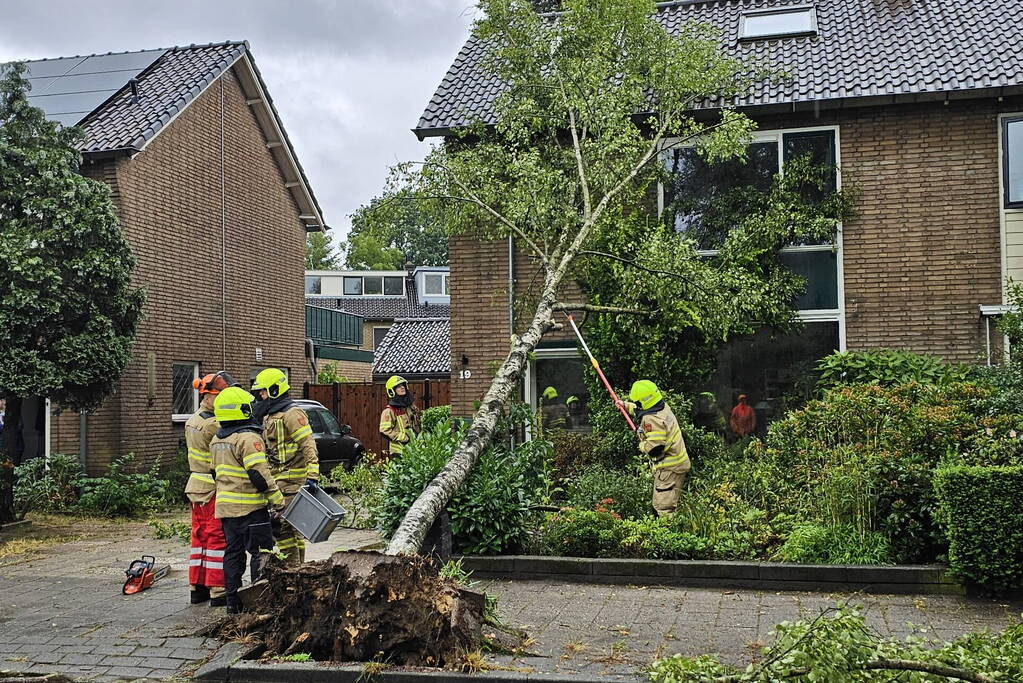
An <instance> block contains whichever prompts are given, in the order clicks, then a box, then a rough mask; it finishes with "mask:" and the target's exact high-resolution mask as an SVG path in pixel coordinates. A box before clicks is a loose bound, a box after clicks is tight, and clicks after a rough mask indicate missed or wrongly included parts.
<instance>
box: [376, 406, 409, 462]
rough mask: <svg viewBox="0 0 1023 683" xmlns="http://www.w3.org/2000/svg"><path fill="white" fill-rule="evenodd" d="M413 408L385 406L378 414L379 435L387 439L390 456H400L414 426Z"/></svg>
mask: <svg viewBox="0 0 1023 683" xmlns="http://www.w3.org/2000/svg"><path fill="white" fill-rule="evenodd" d="M415 418H416V414H415V407H409V408H396V407H395V406H391V405H389V406H387V407H386V408H384V410H383V412H381V413H380V433H381V434H383V435H384V438H386V439H387V443H388V447H387V450H388V451H389V452H390V454H391V455H401V453H402V451H403V450H405V444H407V443H408V442H409V441H410V440H411V439H412V436H413V435H414V434H415V426H416V419H415Z"/></svg>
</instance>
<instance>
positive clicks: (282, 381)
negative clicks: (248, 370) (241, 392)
mask: <svg viewBox="0 0 1023 683" xmlns="http://www.w3.org/2000/svg"><path fill="white" fill-rule="evenodd" d="M290 388H291V385H290V384H288V376H287V375H285V374H284V371H283V370H278V369H277V368H267V369H266V370H262V371H261V372H260V373H259V374H258V375H256V381H254V382H253V383H252V390H253V391H259V390H260V389H266V393H267V395H268V396H269V397H270V398H277V397H278V396H280V395H281V394H283V393H284V392H286V391H287V390H288V389H290Z"/></svg>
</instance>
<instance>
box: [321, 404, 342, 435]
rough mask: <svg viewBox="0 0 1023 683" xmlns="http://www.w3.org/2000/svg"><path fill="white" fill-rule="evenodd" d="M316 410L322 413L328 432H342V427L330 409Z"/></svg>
mask: <svg viewBox="0 0 1023 683" xmlns="http://www.w3.org/2000/svg"><path fill="white" fill-rule="evenodd" d="M316 412H318V413H320V417H321V418H323V425H324V427H326V431H327V432H329V433H331V434H340V433H341V427H340V426H338V423H337V419H335V418H334V416H333V415H332V414H331V413H330V412H329V411H326V410H318V411H316Z"/></svg>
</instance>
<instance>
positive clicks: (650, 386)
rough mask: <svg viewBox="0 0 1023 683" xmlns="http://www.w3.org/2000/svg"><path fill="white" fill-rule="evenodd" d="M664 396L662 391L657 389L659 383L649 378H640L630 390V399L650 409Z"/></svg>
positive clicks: (643, 407)
mask: <svg viewBox="0 0 1023 683" xmlns="http://www.w3.org/2000/svg"><path fill="white" fill-rule="evenodd" d="M663 398H664V397H663V396H661V392H660V391H659V390H658V389H657V385H656V384H654V383H653V382H651V381H650V380H648V379H641V380H638V381H637V382H636V383H635V384H633V385H632V389H631V390H630V391H629V400H630V401H632V402H633V403H638V404H639V407H640V408H642V409H643V410H650V409H651V408H652V407H654V406H655V405H657V404H658V403H660V401H661V400H662V399H663Z"/></svg>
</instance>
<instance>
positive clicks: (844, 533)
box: [775, 524, 893, 564]
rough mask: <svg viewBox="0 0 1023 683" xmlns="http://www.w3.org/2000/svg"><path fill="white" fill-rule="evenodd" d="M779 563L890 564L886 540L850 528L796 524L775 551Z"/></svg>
mask: <svg viewBox="0 0 1023 683" xmlns="http://www.w3.org/2000/svg"><path fill="white" fill-rule="evenodd" d="M775 559H777V560H781V561H782V562H798V563H800V564H892V563H893V562H892V560H893V553H892V549H891V546H890V545H889V544H888V539H886V538H885V537H884V536H883V535H881V534H879V533H877V532H874V531H868V532H866V533H862V532H860V531H859V530H857V529H856V527H854V526H851V525H843V526H821V525H819V524H799V525H797V526H796V527H795V528H794V529H793V530H792V533H791V534H789V537H788V538H787V539H786V540H785V543H784V544H782V546H781V548H779V549H778V552H777V555H776V557H775Z"/></svg>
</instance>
